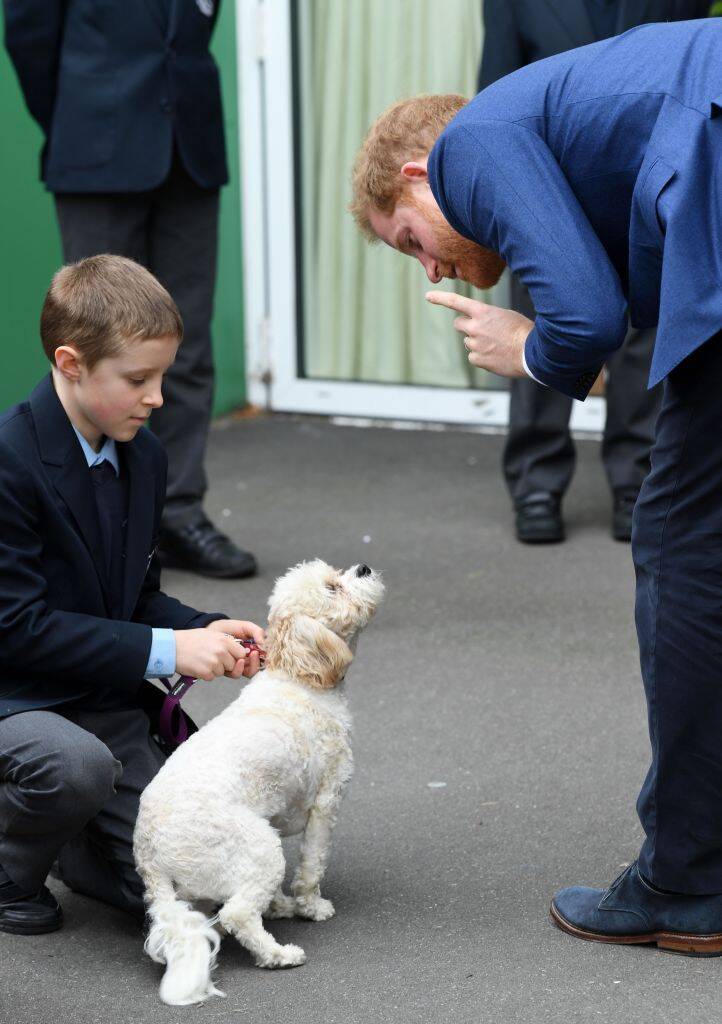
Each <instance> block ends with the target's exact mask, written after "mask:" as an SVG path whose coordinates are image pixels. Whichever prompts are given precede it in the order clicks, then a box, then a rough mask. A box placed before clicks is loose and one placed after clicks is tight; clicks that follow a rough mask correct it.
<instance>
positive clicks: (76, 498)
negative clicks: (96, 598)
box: [30, 375, 108, 605]
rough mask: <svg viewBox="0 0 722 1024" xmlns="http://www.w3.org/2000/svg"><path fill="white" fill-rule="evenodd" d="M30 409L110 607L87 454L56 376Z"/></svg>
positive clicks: (41, 388)
mask: <svg viewBox="0 0 722 1024" xmlns="http://www.w3.org/2000/svg"><path fill="white" fill-rule="evenodd" d="M30 408H31V410H32V413H33V420H34V422H35V430H36V433H37V436H38V445H39V448H40V458H41V459H42V461H43V463H44V465H45V467H46V469H47V473H48V476H49V477H50V479H51V480H52V482H53V486H54V487H55V489H56V491H57V492H58V494H59V495H60V496H61V498H62V499H63V501H64V502H65V504H66V505H67V507H68V508H69V509H70V511H71V513H72V515H73V518H74V519H75V522H76V524H77V527H78V531H79V533H80V535H81V537H82V538H83V540H84V541H85V545H86V547H87V548H88V551H89V552H90V557H91V558H92V560H93V565H94V566H95V571H96V572H97V574H98V580H99V582H100V586H101V589H102V592H103V597H104V599H105V603H106V605H107V604H108V581H107V579H106V573H105V569H104V566H105V557H104V554H103V544H102V540H101V537H100V523H99V521H98V507H97V505H96V503H95V492H94V489H93V481H92V479H91V476H90V471H89V470H88V463H87V462H86V461H85V456H84V455H83V450H82V448H81V447H80V445H79V444H78V439H77V437H76V436H75V433H74V431H73V428H72V426H71V424H70V420H69V419H68V416H67V413H66V412H65V409H63V407H62V405H61V403H60V399H59V398H58V396H57V394H56V393H55V388H54V386H53V381H52V376H50V375H48V376H47V377H46V378H45V379H44V380H42V381H41V382H40V384H38V386H37V387H36V388H35V390H34V391H33V393H32V394H31V396H30Z"/></svg>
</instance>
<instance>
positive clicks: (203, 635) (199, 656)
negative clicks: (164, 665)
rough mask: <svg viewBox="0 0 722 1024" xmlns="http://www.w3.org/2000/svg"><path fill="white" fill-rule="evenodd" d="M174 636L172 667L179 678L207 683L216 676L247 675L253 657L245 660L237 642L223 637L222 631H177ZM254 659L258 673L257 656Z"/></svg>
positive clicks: (235, 676) (236, 677)
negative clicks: (173, 662)
mask: <svg viewBox="0 0 722 1024" xmlns="http://www.w3.org/2000/svg"><path fill="white" fill-rule="evenodd" d="M226 621H228V620H226ZM211 625H214V626H215V625H216V623H211ZM227 632H230V631H228V630H227ZM173 634H174V636H175V667H176V672H178V673H180V675H182V676H193V678H194V679H206V680H208V681H210V680H211V679H216V678H217V677H218V676H228V677H229V678H230V679H238V678H239V677H240V676H242V675H247V674H249V669H250V662H251V658H252V657H253V655H251V658H249V657H247V656H246V653H245V651H244V649H243V648H242V647H241V646H240V644H239V643H238V641H237V640H236V639H235V638H234V637H232V636H224V635H223V631H221V630H219V629H210V627H208V626H206V628H205V629H176V630H174V631H173ZM255 657H256V672H257V671H258V655H256V656H255Z"/></svg>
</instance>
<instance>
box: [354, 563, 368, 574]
mask: <svg viewBox="0 0 722 1024" xmlns="http://www.w3.org/2000/svg"><path fill="white" fill-rule="evenodd" d="M356 575H357V576H370V575H371V570H370V569H369V567H368V566H367V565H359V566H358V568H357V569H356Z"/></svg>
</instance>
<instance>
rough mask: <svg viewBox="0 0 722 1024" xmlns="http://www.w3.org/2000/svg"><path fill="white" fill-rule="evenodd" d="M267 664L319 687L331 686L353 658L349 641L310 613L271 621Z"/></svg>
mask: <svg viewBox="0 0 722 1024" xmlns="http://www.w3.org/2000/svg"><path fill="white" fill-rule="evenodd" d="M265 648H266V666H267V668H269V669H271V670H280V671H281V672H284V673H285V674H286V675H289V676H291V678H292V679H301V680H302V681H303V682H304V683H307V684H308V685H309V686H313V687H316V688H317V689H319V690H330V689H332V688H333V687H334V686H335V685H336V684H337V683H338V682H339V681H340V680H341V679H342V678H343V675H344V673H345V671H346V669H347V668H348V666H349V665H350V664H351V662H352V661H353V654H352V653H351V649H350V647H349V646H348V644H347V643H346V642H345V641H344V640H342V639H341V637H340V636H337V635H336V634H335V633H334V632H333V630H331V629H328V628H327V627H326V626H324V625H323V623H322V622H317V621H316V619H312V618H311V616H310V615H289V616H286V617H284V618H280V619H276V620H275V621H274V620H271V621H270V622H269V630H268V636H267V638H266V644H265Z"/></svg>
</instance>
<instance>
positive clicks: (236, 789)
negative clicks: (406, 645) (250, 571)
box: [134, 560, 384, 1005]
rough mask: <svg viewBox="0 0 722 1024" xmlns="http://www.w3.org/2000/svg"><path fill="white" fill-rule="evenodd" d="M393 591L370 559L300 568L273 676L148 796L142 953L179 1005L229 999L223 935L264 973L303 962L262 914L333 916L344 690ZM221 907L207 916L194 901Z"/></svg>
mask: <svg viewBox="0 0 722 1024" xmlns="http://www.w3.org/2000/svg"><path fill="white" fill-rule="evenodd" d="M383 593H384V586H383V583H382V582H381V580H380V578H379V576H378V575H377V573H375V572H373V571H372V570H371V569H369V567H368V566H366V565H355V566H352V567H351V568H350V569H347V570H346V571H345V572H344V571H339V570H336V569H333V568H331V566H329V565H327V564H326V563H325V562H322V561H320V560H317V561H313V562H308V563H306V562H304V563H301V564H300V565H297V566H295V567H294V568H293V569H291V570H290V571H289V572H288V573H287V574H286V575H285V576H283V577H281V578H280V579H278V580H277V581H276V585H275V587H274V590H273V593H272V594H271V597H270V599H269V606H270V612H269V620H268V633H267V639H266V645H265V647H266V670H265V671H264V672H260V673H259V674H258V675H257V676H256V677H255V678H254V680H253V681H252V682H251V683H250V684H249V685H248V686H247V687H246V688H245V690H244V691H243V692H242V693H241V695H240V697H238V699H237V700H235V701H234V702H233V703H232V704H230V705H229V706H228V707H227V708H226V709H225V711H223V712H222V713H221V714H220V715H218V716H217V717H216V718H214V719H212V720H211V721H210V722H208V723H207V724H206V725H204V726H203V728H202V729H200V730H199V731H198V732H197V733H195V734H194V735H193V736H191V737H190V738H189V739H188V740H187V741H186V742H185V743H184V744H183V745H182V746H181V747H179V748H178V750H176V751H175V753H174V754H173V755H172V756H171V757H170V758H169V759H168V761H167V762H166V764H165V765H164V766H163V768H162V769H161V770H160V772H159V773H158V775H156V777H155V778H154V779H153V780H152V782H151V783H150V785H149V786H148V787H147V788H146V789H145V791H144V792H143V795H142V797H141V801H140V809H139V813H138V819H137V823H136V828H135V834H134V853H135V860H136V865H137V868H138V872H139V874H140V876H141V878H142V879H143V882H144V883H145V887H146V895H145V899H146V901H147V904H148V914H149V917H150V930H149V932H148V937H147V939H146V942H145V950H146V952H147V953H148V954H149V955H150V956H151V957H152V959H153V960H155V961H156V962H158V963H165V964H166V965H167V967H166V971H165V974H164V976H163V980H162V982H161V986H160V997H161V999H162V1000H163V1002H165V1003H169V1004H171V1005H185V1004H188V1003H196V1002H201V1001H202V1000H204V999H206V998H208V997H209V996H211V995H222V994H223V993H222V992H220V991H219V990H218V989H217V988H216V987H215V986H214V984H213V982H212V980H211V972H212V970H213V967H214V964H215V959H216V955H217V952H218V947H219V945H220V935H219V931H218V930H217V927H218V926H220V930H222V931H225V932H227V933H229V934H231V935H234V936H235V937H236V938H237V939H238V941H239V942H240V943H241V945H242V946H245V947H246V949H247V950H249V952H250V953H251V954H252V955H253V957H254V959H255V962H256V964H257V965H258V966H259V967H294V966H296V965H297V964H302V963H304V961H305V959H306V955H305V953H304V952H303V950H302V949H301V948H300V947H299V946H294V945H290V944H289V945H286V946H282V945H280V944H279V943H278V942H276V940H275V939H274V938H273V936H272V935H270V934H269V933H268V932H267V931H266V929H265V928H264V926H263V921H262V915H265V916H266V917H293V916H294V915H298V916H300V917H305V918H309V919H310V920H312V921H325V920H327V919H328V918H329V917H331V916H332V915H333V913H334V908H333V904H332V903H331V902H330V900H326V899H324V898H323V897H322V896H321V893H320V889H319V886H320V882H321V879H322V878H323V875H324V872H325V869H326V864H327V862H328V856H329V849H330V839H331V833H332V830H333V827H334V825H335V823H336V815H337V811H338V807H339V803H340V800H341V795H342V791H343V788H344V785H345V783H346V782H347V781H348V779H349V778H350V776H351V771H352V766H353V762H352V757H351V748H350V746H349V733H350V727H351V718H350V715H349V711H348V707H347V704H346V699H345V696H344V693H343V687H342V686H341V685H340V684H341V682H342V680H343V678H344V675H345V673H346V669H347V668H348V666H349V664H350V663H351V661H352V659H353V652H354V651H355V645H356V640H357V637H358V634H359V633H360V631H361V630H362V629H363V627H364V626H365V625H366V624H367V622H368V621H369V619H370V618H371V616H372V615H373V613H374V612H375V610H376V607H377V606H378V604H379V602H380V601H381V599H382V597H383ZM300 832H303V841H302V845H301V854H300V860H299V866H298V869H297V871H296V874H295V877H294V880H293V883H292V887H291V892H292V895H290V896H289V895H286V894H285V893H283V892H282V890H281V883H282V881H283V877H284V873H285V861H284V857H283V850H282V847H281V836H289V835H295V834H298V833H300ZM195 900H199V901H200V900H202V901H210V902H211V903H212V904H214V905H215V906H218V905H219V904H220V909H219V910H218V912H217V914H216V915H215V916H212V917H209V916H207V915H206V913H204V912H203V911H202V910H200V909H198V908H195V909H194V908H193V906H192V905H191V901H195Z"/></svg>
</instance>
